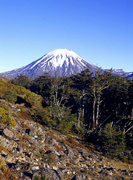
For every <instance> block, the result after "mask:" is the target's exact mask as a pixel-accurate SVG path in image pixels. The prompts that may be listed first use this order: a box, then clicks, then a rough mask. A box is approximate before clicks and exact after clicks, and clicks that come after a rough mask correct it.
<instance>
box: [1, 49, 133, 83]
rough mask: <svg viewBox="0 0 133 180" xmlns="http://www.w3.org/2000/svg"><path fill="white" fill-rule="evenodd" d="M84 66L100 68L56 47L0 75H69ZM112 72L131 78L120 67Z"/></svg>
mask: <svg viewBox="0 0 133 180" xmlns="http://www.w3.org/2000/svg"><path fill="white" fill-rule="evenodd" d="M85 68H89V69H90V71H91V72H93V73H95V71H96V70H99V69H100V70H101V68H99V67H97V66H95V65H93V64H91V63H89V62H88V61H86V60H85V59H83V58H82V57H81V56H79V55H77V54H76V53H75V52H73V51H71V50H67V49H56V50H54V51H51V52H49V53H47V54H45V55H44V56H42V57H41V58H39V59H37V60H35V61H33V62H31V63H30V64H28V65H26V66H23V67H21V68H18V69H14V70H11V71H7V72H3V73H0V76H4V77H7V78H10V79H12V78H15V77H17V76H18V75H20V74H23V75H26V76H27V77H29V78H32V79H35V78H37V77H39V76H41V75H43V74H44V73H45V72H46V73H48V74H50V75H51V76H54V77H56V76H71V75H72V74H78V73H80V72H82V71H83V70H84V69H85ZM107 71H108V70H107ZM112 73H113V74H114V75H119V76H122V77H126V78H129V79H131V80H133V72H124V71H123V70H122V69H113V70H112Z"/></svg>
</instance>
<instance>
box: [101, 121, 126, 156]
mask: <svg viewBox="0 0 133 180" xmlns="http://www.w3.org/2000/svg"><path fill="white" fill-rule="evenodd" d="M100 137H101V138H100V142H101V145H102V149H103V151H104V152H105V153H110V154H113V155H119V154H121V153H122V152H123V151H124V150H125V146H126V145H125V136H124V134H123V132H122V131H120V130H119V129H118V128H117V127H112V126H111V123H109V124H107V125H106V126H105V127H104V128H103V130H102V132H101V135H100Z"/></svg>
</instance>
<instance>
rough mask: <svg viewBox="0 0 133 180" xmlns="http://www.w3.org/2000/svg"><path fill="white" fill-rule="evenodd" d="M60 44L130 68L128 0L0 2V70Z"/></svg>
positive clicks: (100, 62)
mask: <svg viewBox="0 0 133 180" xmlns="http://www.w3.org/2000/svg"><path fill="white" fill-rule="evenodd" d="M64 48H65V49H69V50H72V51H74V52H75V53H77V54H78V55H80V56H81V57H83V58H84V59H86V60H87V61H88V62H90V63H92V64H94V65H97V66H99V67H101V68H103V69H106V68H108V69H110V68H113V69H123V70H124V71H126V72H131V71H133V0H82V1H81V0H80V1H78V0H66V1H62V0H0V72H5V71H8V70H12V69H16V68H20V67H22V66H25V65H27V64H29V63H31V62H32V61H34V60H36V59H38V58H40V57H41V56H43V55H45V54H46V53H48V52H50V51H53V50H55V49H64Z"/></svg>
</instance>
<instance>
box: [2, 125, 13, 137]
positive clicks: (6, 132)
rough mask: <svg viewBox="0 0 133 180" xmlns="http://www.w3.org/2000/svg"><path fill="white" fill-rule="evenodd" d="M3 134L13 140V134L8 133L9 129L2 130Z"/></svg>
mask: <svg viewBox="0 0 133 180" xmlns="http://www.w3.org/2000/svg"><path fill="white" fill-rule="evenodd" d="M3 133H4V135H5V136H6V137H7V138H9V139H13V138H14V133H13V132H12V131H10V130H9V129H7V128H5V129H4V130H3Z"/></svg>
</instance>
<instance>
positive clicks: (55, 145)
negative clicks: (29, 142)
mask: <svg viewBox="0 0 133 180" xmlns="http://www.w3.org/2000/svg"><path fill="white" fill-rule="evenodd" d="M54 147H55V148H56V149H57V151H62V150H63V149H62V147H61V146H58V145H57V144H54Z"/></svg>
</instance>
